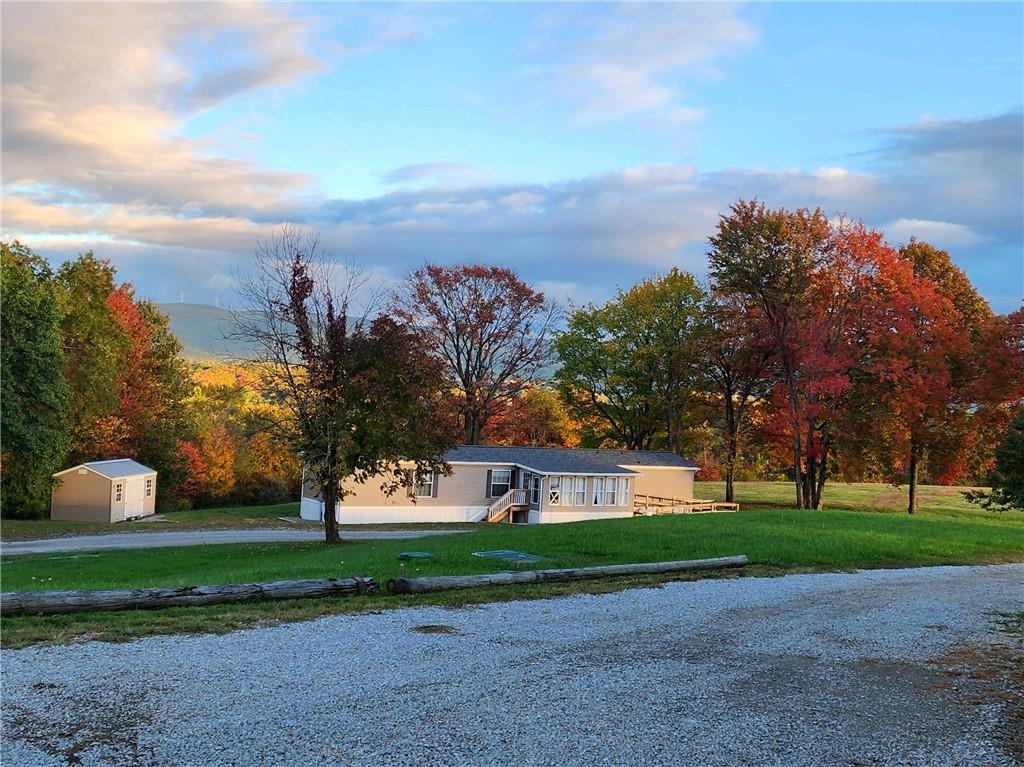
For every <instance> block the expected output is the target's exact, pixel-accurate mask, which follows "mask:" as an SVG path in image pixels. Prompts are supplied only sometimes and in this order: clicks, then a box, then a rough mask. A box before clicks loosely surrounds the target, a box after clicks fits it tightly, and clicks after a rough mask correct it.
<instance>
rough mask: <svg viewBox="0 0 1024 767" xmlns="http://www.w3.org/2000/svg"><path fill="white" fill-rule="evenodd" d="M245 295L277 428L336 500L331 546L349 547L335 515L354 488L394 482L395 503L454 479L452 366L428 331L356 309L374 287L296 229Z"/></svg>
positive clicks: (246, 334)
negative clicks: (448, 406)
mask: <svg viewBox="0 0 1024 767" xmlns="http://www.w3.org/2000/svg"><path fill="white" fill-rule="evenodd" d="M254 270H255V271H254V276H253V277H252V278H250V279H249V280H247V281H246V282H245V283H244V284H243V286H242V290H241V292H242V301H243V304H244V308H245V310H246V311H241V312H237V313H236V315H235V323H236V325H237V327H238V332H237V334H238V336H239V337H240V338H243V339H245V340H247V341H250V342H251V343H252V344H253V346H254V347H255V349H256V351H255V352H254V354H253V357H252V360H251V364H252V366H253V368H254V369H255V370H257V371H258V372H259V374H260V376H261V381H262V385H263V387H264V391H265V393H266V395H267V396H269V397H270V398H271V399H276V400H279V401H280V402H281V403H282V405H283V413H282V415H281V417H280V420H278V421H276V422H274V423H268V424H267V428H268V429H269V428H273V429H275V430H276V431H277V433H279V434H281V435H282V437H283V438H285V439H287V440H289V442H290V444H291V445H292V446H293V448H294V450H295V452H296V453H297V454H298V455H300V456H302V460H303V462H304V465H305V467H306V474H307V477H311V478H312V479H313V481H314V482H315V483H316V484H317V485H318V486H319V487H320V489H321V492H322V494H323V500H324V509H325V513H324V534H325V538H326V541H327V543H328V544H333V543H336V542H338V540H339V537H338V531H337V522H336V519H335V508H336V504H337V503H338V501H339V500H341V499H343V498H344V495H345V487H344V484H343V483H344V482H345V481H346V480H354V481H355V482H365V481H367V480H368V479H369V478H371V477H374V478H383V480H382V488H383V489H384V491H385V492H386V493H389V494H390V493H394V492H396V491H397V490H398V489H399V488H403V487H404V488H407V487H409V486H410V485H411V484H412V483H413V482H415V480H416V477H417V476H420V475H422V473H423V472H426V471H437V472H441V473H445V472H447V471H449V468H448V466H447V465H446V464H445V463H444V460H443V456H444V453H445V451H446V450H447V449H448V447H449V446H450V445H451V444H452V441H453V439H452V437H453V435H452V434H451V433H450V431H449V430H447V429H446V428H445V426H446V425H445V423H444V422H443V421H439V420H436V419H434V418H433V417H432V413H433V411H434V410H435V409H436V408H437V407H438V405H439V403H440V401H441V399H442V398H443V397H444V396H446V392H444V390H443V389H442V388H441V387H442V385H443V380H444V375H443V373H444V370H443V366H442V362H441V360H439V359H438V358H437V357H436V356H434V354H433V353H432V352H431V351H430V349H431V346H430V344H429V343H428V342H427V339H425V338H424V337H423V334H422V332H421V331H420V330H418V329H417V328H415V327H412V326H410V325H408V324H403V323H401V322H397V321H395V320H394V319H392V318H391V317H388V316H386V315H384V314H376V315H375V313H374V311H373V307H372V306H370V307H368V308H367V309H365V310H364V311H362V312H359V313H353V312H352V311H351V309H350V306H351V302H352V300H353V296H354V294H355V291H356V290H357V289H358V288H359V287H361V286H362V283H361V281H360V278H359V276H358V274H356V273H355V272H354V271H353V270H351V269H349V270H346V272H345V273H344V274H339V273H338V272H337V270H336V269H335V268H334V267H333V265H332V262H330V261H328V260H326V258H325V255H324V254H323V253H322V252H321V250H320V247H319V243H318V240H317V238H316V236H315V235H312V234H303V233H302V232H301V231H299V230H297V229H294V228H290V227H286V228H284V229H282V230H281V231H280V232H279V233H278V234H277V235H276V236H275V237H273V238H272V239H270V240H268V241H265V242H263V243H261V245H260V246H259V248H258V250H257V254H256V259H255V263H254Z"/></svg>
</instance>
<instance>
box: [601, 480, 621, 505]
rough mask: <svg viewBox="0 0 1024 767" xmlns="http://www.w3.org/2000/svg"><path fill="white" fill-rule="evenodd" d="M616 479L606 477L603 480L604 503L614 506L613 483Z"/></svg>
mask: <svg viewBox="0 0 1024 767" xmlns="http://www.w3.org/2000/svg"><path fill="white" fill-rule="evenodd" d="M617 481H618V479H617V478H616V477H608V478H607V479H605V481H604V505H605V506H614V505H615V483H616V482H617Z"/></svg>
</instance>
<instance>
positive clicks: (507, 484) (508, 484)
mask: <svg viewBox="0 0 1024 767" xmlns="http://www.w3.org/2000/svg"><path fill="white" fill-rule="evenodd" d="M500 471H501V472H508V482H495V481H494V475H495V474H497V473H498V472H500ZM496 486H497V487H504V488H505V490H504V492H501V493H495V492H494V488H495V487H496ZM511 489H512V469H491V484H490V485H488V487H487V492H488V493H490V495H489V496H488V497H489V498H501V497H502V496H503V495H505V493H507V492H508V491H509V490H511Z"/></svg>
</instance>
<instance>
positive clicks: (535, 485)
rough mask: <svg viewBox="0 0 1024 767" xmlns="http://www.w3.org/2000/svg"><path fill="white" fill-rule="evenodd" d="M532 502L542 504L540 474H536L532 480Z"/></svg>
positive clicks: (536, 504)
mask: <svg viewBox="0 0 1024 767" xmlns="http://www.w3.org/2000/svg"><path fill="white" fill-rule="evenodd" d="M530 503H532V504H534V505H535V506H539V505H540V474H534V475H533V479H532V480H531V482H530Z"/></svg>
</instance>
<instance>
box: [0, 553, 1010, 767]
mask: <svg viewBox="0 0 1024 767" xmlns="http://www.w3.org/2000/svg"><path fill="white" fill-rule="evenodd" d="M992 610H999V611H1011V610H1017V611H1019V610H1024V565H1007V566H1000V567H942V568H930V569H925V568H922V569H913V570H875V571H868V572H860V573H855V574H830V575H792V576H788V577H785V578H764V579H757V578H738V579H730V580H705V581H697V582H692V583H673V584H668V585H666V586H664V587H663V588H654V589H636V590H631V591H625V592H620V593H616V594H607V595H602V596H578V597H571V598H564V599H554V600H544V601H532V602H508V603H500V604H492V605H486V606H482V607H476V608H469V609H459V610H450V609H443V608H416V609H405V610H396V611H387V612H384V613H381V614H376V615H361V616H340V617H331V618H324V619H321V620H318V621H315V622H310V623H302V624H293V625H288V626H281V627H275V628H266V629H256V630H248V631H241V632H237V633H234V634H230V635H226V636H216V637H215V636H202V637H156V638H151V639H145V640H140V641H136V642H133V643H130V644H123V645H116V644H103V643H90V644H85V645H77V646H71V647H45V648H28V649H23V650H16V651H5V652H3V656H2V660H3V695H4V706H3V724H4V727H3V737H4V741H3V753H2V756H3V763H4V764H5V765H6V764H11V765H25V766H31V765H62V764H81V765H99V764H104V765H107V764H109V765H139V766H142V765H181V766H187V765H195V766H196V767H199V766H202V767H208V766H210V765H246V766H249V765H302V766H303V767H305V766H307V765H458V766H460V767H461V766H470V765H517V766H520V765H559V766H561V767H574V766H575V765H645V766H646V765H730V766H734V765H745V764H749V765H786V766H787V767H791V766H798V765H814V766H818V765H842V766H843V767H851V766H856V765H864V766H866V765H900V766H901V767H911V766H913V765H921V766H923V765H928V766H929V767H943V766H945V765H979V766H980V765H986V766H988V765H1010V764H1019V762H1015V761H1014V759H1013V757H1012V756H1011V751H1010V750H1009V749H1013V748H1019V747H1020V743H1019V742H1017V743H1016V745H1014V743H1012V742H1011V741H1012V738H1013V737H1014V735H1013V733H1012V731H1011V730H1009V729H1008V728H1007V721H1008V716H1009V715H1010V712H1009V711H1008V708H1010V707H1012V706H1014V705H1019V703H1020V700H1019V699H1017V701H1016V703H1014V701H1013V700H1010V699H1009V698H1010V697H1012V696H1008V694H1007V692H1006V690H1007V688H1006V687H1005V683H1004V680H1003V678H1002V677H1001V676H1000V675H999V674H1000V673H1001V672H993V671H992V670H991V669H987V670H986V671H985V673H974V672H973V671H970V669H976V668H977V667H978V664H980V663H982V660H980V659H984V658H989V657H991V658H1002V659H1003V660H1004V666H1003V667H1002V668H1003V669H1004V670H1005V668H1006V666H1005V661H1006V659H1007V658H1010V660H1009V662H1010V663H1012V662H1014V660H1013V657H1012V655H1011V654H1016V655H1015V657H1016V662H1019V659H1020V652H1021V648H1020V641H1019V638H1018V637H1015V636H1011V635H1008V634H1000V633H997V632H995V631H994V630H993V617H992V615H991V614H990V613H989V611H992ZM965 648H971V649H969V650H968V649H965ZM940 656H944V658H943V659H942V660H941V661H940V662H935V661H934V659H937V658H940ZM957 664H966V665H957ZM957 670H959V671H960V672H963V671H965V670H967V671H968V673H959V674H958V675H953V674H951V672H953V671H957ZM1004 699H1005V700H1004Z"/></svg>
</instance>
